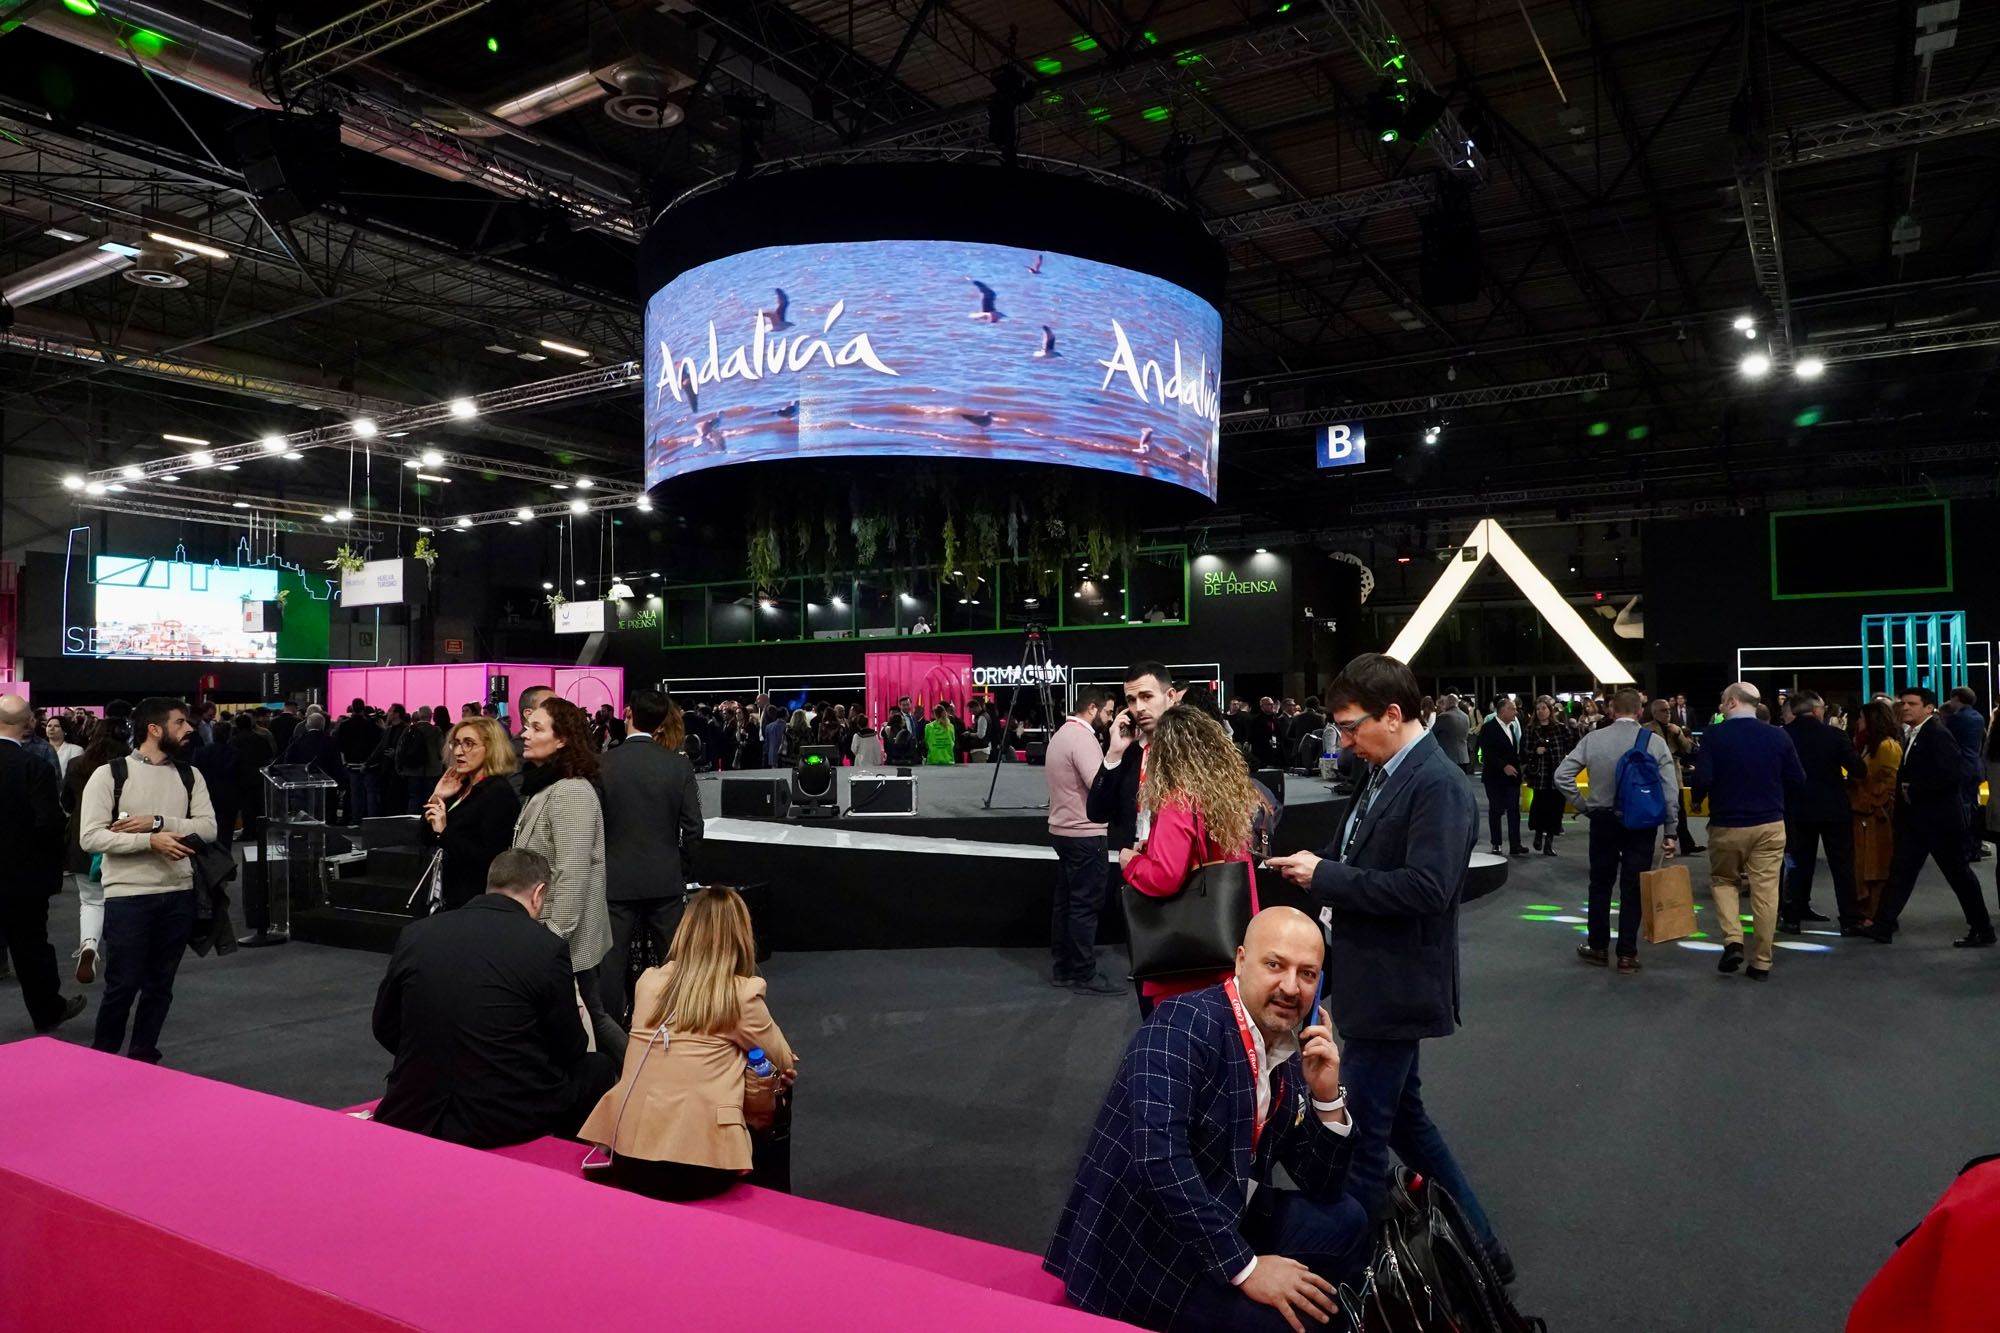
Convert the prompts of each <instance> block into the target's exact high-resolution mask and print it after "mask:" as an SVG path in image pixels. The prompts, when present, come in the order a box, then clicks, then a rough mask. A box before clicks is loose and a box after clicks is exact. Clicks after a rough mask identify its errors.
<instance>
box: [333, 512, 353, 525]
mask: <svg viewBox="0 0 2000 1333" xmlns="http://www.w3.org/2000/svg"><path fill="white" fill-rule="evenodd" d="M333 516H334V517H335V518H337V519H339V520H340V521H341V522H342V523H352V522H353V521H354V511H353V510H352V509H336V510H334V511H333Z"/></svg>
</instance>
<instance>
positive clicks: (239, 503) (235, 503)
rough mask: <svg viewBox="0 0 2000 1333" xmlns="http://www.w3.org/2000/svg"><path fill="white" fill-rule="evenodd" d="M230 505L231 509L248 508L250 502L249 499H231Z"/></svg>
mask: <svg viewBox="0 0 2000 1333" xmlns="http://www.w3.org/2000/svg"><path fill="white" fill-rule="evenodd" d="M229 507H230V508H231V509H248V508H249V507H250V502H249V501H248V500H231V501H230V502H229Z"/></svg>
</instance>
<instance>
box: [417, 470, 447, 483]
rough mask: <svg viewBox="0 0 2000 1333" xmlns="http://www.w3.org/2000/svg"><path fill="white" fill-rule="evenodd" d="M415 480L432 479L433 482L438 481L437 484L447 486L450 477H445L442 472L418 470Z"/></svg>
mask: <svg viewBox="0 0 2000 1333" xmlns="http://www.w3.org/2000/svg"><path fill="white" fill-rule="evenodd" d="M417 480H418V481H434V482H437V483H438V484H439V485H442V486H449V485H451V478H450V477H447V476H444V475H442V474H440V473H436V472H419V473H418V474H417Z"/></svg>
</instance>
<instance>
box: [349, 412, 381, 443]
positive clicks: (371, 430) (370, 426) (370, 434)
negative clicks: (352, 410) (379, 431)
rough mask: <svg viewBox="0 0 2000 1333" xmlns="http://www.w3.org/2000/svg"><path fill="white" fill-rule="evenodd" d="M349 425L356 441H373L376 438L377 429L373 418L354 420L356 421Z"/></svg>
mask: <svg viewBox="0 0 2000 1333" xmlns="http://www.w3.org/2000/svg"><path fill="white" fill-rule="evenodd" d="M347 424H348V426H349V428H350V429H352V430H353V432H354V438H355V439H357V440H372V439H374V438H375V429H376V427H375V422H374V420H373V419H372V418H369V417H356V418H354V420H352V421H350V422H348V423H347Z"/></svg>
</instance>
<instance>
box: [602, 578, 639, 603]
mask: <svg viewBox="0 0 2000 1333" xmlns="http://www.w3.org/2000/svg"><path fill="white" fill-rule="evenodd" d="M604 595H605V596H606V597H609V598H610V599H611V600H612V601H614V602H629V601H631V600H632V598H633V596H634V595H635V594H634V593H633V591H632V585H631V584H629V583H627V582H626V581H625V580H624V579H618V580H617V581H615V582H614V583H612V585H611V587H610V589H609V590H608V591H606V592H605V594H604Z"/></svg>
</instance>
